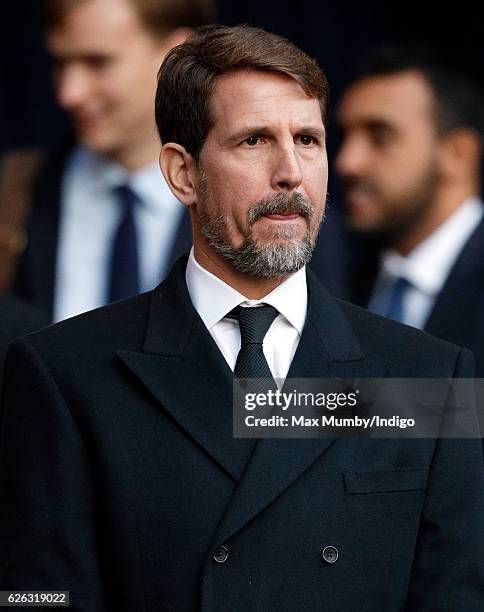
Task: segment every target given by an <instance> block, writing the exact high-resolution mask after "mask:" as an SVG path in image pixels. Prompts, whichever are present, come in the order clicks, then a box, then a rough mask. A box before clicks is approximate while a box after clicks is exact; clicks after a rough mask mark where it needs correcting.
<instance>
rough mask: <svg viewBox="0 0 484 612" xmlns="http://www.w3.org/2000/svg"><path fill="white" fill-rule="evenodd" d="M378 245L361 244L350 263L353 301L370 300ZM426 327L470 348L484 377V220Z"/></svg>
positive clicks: (473, 235) (459, 260) (459, 261)
mask: <svg viewBox="0 0 484 612" xmlns="http://www.w3.org/2000/svg"><path fill="white" fill-rule="evenodd" d="M378 252H379V249H378V247H377V246H376V245H374V244H373V245H372V244H370V243H364V242H362V243H360V249H357V250H356V253H355V258H354V264H353V265H352V266H350V268H351V272H350V276H351V285H352V290H351V295H352V298H351V299H352V301H354V302H355V303H356V304H359V305H360V306H366V305H367V304H368V302H369V299H370V295H371V291H372V288H373V284H374V282H375V279H376V276H377V273H378ZM424 330H425V331H426V332H428V333H430V334H432V335H434V336H437V337H438V338H443V339H444V340H448V341H449V342H453V343H455V344H457V345H459V346H464V347H466V348H469V349H471V351H472V352H473V353H474V357H475V361H476V376H477V377H479V378H484V219H483V220H482V221H481V222H480V223H479V225H478V226H477V227H476V229H475V230H474V232H473V233H472V234H471V236H470V238H469V239H468V241H467V242H466V244H465V245H464V247H463V249H462V250H461V252H460V254H459V256H458V258H457V260H456V261H455V263H454V265H453V266H452V268H451V271H450V273H449V275H448V277H447V280H446V282H445V284H444V286H443V288H442V290H441V292H440V293H439V295H438V297H437V299H436V301H435V303H434V306H433V308H432V310H431V312H430V315H429V318H428V319H427V322H426V324H425V327H424Z"/></svg>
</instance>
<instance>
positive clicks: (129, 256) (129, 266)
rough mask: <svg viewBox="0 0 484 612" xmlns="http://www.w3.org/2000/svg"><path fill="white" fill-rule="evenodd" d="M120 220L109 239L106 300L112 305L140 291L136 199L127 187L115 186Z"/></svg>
mask: <svg viewBox="0 0 484 612" xmlns="http://www.w3.org/2000/svg"><path fill="white" fill-rule="evenodd" d="M115 192H116V196H117V198H118V201H119V206H120V208H121V219H120V221H119V225H118V227H117V228H116V231H115V233H114V237H113V243H112V250H111V272H110V278H109V292H108V301H109V302H115V301H116V300H122V299H124V298H127V297H131V296H132V295H136V294H137V293H139V292H140V282H139V263H138V239H137V233H136V223H135V220H134V207H135V206H136V204H137V203H138V198H137V196H136V194H135V193H134V192H133V190H132V189H131V188H130V187H129V185H122V186H121V187H117V188H116V190H115Z"/></svg>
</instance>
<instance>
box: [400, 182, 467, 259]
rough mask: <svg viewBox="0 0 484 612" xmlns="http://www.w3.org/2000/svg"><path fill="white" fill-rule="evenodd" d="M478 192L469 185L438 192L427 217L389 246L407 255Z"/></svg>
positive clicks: (404, 255)
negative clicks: (450, 190)
mask: <svg viewBox="0 0 484 612" xmlns="http://www.w3.org/2000/svg"><path fill="white" fill-rule="evenodd" d="M476 193H477V190H476V189H475V188H473V187H468V188H462V189H455V190H453V191H452V193H450V192H447V193H440V194H437V197H436V202H435V204H434V205H432V206H431V207H429V210H428V213H427V214H426V215H425V217H423V218H421V219H419V222H418V223H417V224H416V225H415V226H414V227H412V229H411V230H410V231H408V232H406V233H405V234H404V235H402V236H400V237H399V238H398V239H397V240H395V241H394V242H393V243H392V244H390V245H389V246H390V247H391V248H392V249H394V250H395V251H397V252H398V253H400V255H402V256H403V257H406V256H407V255H409V254H410V253H411V252H412V251H413V250H414V249H415V248H416V247H417V246H418V245H419V244H421V243H422V242H423V241H424V240H426V239H427V238H428V237H429V236H430V235H431V234H432V233H433V232H435V230H436V229H437V228H439V227H440V226H441V225H442V224H443V223H444V222H445V221H447V219H448V218H449V217H450V216H451V215H452V214H453V213H455V211H456V210H457V209H458V208H459V207H460V206H461V205H462V204H463V203H464V202H465V200H467V199H468V198H470V197H473V196H475V195H476Z"/></svg>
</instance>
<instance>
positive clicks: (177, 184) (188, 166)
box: [160, 142, 197, 206]
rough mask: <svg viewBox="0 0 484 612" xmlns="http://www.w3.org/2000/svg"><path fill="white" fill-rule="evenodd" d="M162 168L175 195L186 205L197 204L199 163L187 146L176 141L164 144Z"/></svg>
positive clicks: (161, 157)
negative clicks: (196, 182) (196, 187)
mask: <svg viewBox="0 0 484 612" xmlns="http://www.w3.org/2000/svg"><path fill="white" fill-rule="evenodd" d="M160 168H161V171H162V172H163V176H164V177H165V180H166V182H167V183H168V186H169V187H170V189H171V191H172V192H173V195H174V196H175V197H176V198H177V199H178V200H180V202H183V204H185V206H192V205H193V204H196V202H197V192H196V189H195V181H196V175H197V165H196V163H195V160H194V159H193V157H192V156H191V155H190V153H187V151H186V149H185V147H182V146H181V145H179V144H178V143H176V142H168V143H166V144H165V145H163V147H162V149H161V153H160Z"/></svg>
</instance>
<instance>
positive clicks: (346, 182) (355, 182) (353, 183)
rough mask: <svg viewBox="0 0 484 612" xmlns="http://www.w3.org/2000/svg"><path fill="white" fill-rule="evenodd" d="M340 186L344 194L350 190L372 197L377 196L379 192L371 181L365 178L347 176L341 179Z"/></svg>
mask: <svg viewBox="0 0 484 612" xmlns="http://www.w3.org/2000/svg"><path fill="white" fill-rule="evenodd" d="M342 185H343V189H344V191H345V192H346V191H349V190H350V189H358V190H360V191H364V192H365V193H368V194H369V195H372V196H377V195H379V190H378V188H377V186H376V185H375V184H374V183H373V181H371V180H368V179H365V178H359V177H353V176H348V177H346V178H343V179H342Z"/></svg>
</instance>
